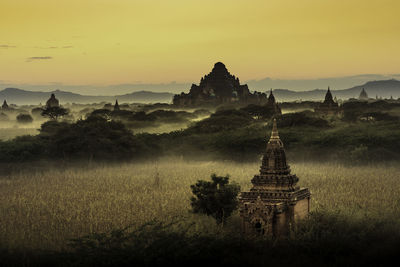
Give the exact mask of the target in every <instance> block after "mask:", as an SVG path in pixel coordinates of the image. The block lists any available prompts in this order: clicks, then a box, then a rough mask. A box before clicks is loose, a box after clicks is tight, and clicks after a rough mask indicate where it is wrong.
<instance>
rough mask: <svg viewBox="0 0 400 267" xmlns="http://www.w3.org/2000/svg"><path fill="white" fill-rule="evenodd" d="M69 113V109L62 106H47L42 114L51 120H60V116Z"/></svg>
mask: <svg viewBox="0 0 400 267" xmlns="http://www.w3.org/2000/svg"><path fill="white" fill-rule="evenodd" d="M68 113H69V111H68V110H67V109H65V108H62V107H47V108H45V109H44V110H43V111H42V116H44V117H48V118H50V119H51V120H58V118H60V117H63V116H66V115H68Z"/></svg>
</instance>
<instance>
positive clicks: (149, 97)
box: [0, 88, 173, 105]
mask: <svg viewBox="0 0 400 267" xmlns="http://www.w3.org/2000/svg"><path fill="white" fill-rule="evenodd" d="M52 93H54V94H55V95H56V97H57V98H58V99H59V100H60V102H61V103H82V104H86V103H96V102H97V103H98V102H103V101H104V102H114V101H115V100H116V99H118V101H119V102H120V103H124V102H131V103H132V102H135V103H154V102H163V103H169V102H171V100H172V97H173V94H172V93H168V92H166V93H156V92H149V91H138V92H132V93H130V94H124V95H116V96H90V95H81V94H77V93H71V92H66V91H60V90H55V91H51V92H37V91H28V90H22V89H18V88H6V89H4V90H2V91H0V100H2V99H5V100H7V102H8V103H10V104H17V105H28V104H39V103H42V104H44V103H46V101H47V99H49V97H50V95H51V94H52Z"/></svg>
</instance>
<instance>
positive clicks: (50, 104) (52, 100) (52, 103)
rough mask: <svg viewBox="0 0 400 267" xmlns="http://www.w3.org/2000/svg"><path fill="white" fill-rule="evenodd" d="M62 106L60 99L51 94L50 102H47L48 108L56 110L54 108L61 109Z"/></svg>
mask: <svg viewBox="0 0 400 267" xmlns="http://www.w3.org/2000/svg"><path fill="white" fill-rule="evenodd" d="M59 106H60V102H59V101H58V99H57V98H56V96H55V95H54V94H51V96H50V98H49V100H47V102H46V108H54V107H59Z"/></svg>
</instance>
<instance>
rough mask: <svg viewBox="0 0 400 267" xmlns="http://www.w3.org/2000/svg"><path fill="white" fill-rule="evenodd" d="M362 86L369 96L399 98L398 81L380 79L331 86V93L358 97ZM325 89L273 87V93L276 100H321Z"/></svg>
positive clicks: (345, 96) (342, 97)
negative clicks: (293, 89)
mask: <svg viewBox="0 0 400 267" xmlns="http://www.w3.org/2000/svg"><path fill="white" fill-rule="evenodd" d="M362 88H364V89H365V90H366V92H367V94H368V96H369V97H370V98H375V97H376V96H378V97H382V98H390V97H391V96H393V98H396V99H397V98H399V97H400V81H398V80H395V79H391V80H382V81H370V82H367V83H365V84H363V85H358V86H354V87H352V88H349V89H342V90H334V89H332V88H331V91H332V95H333V96H334V97H336V98H338V99H343V100H346V99H349V98H358V96H359V95H360V92H361V90H362ZM326 90H327V88H326V89H314V90H311V91H291V90H289V89H275V90H274V95H275V97H276V99H277V100H278V101H294V100H300V99H301V100H323V99H324V97H325V94H326Z"/></svg>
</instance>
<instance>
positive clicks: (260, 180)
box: [239, 119, 311, 236]
mask: <svg viewBox="0 0 400 267" xmlns="http://www.w3.org/2000/svg"><path fill="white" fill-rule="evenodd" d="M298 181H299V178H298V177H297V176H296V175H295V174H291V171H290V167H289V165H287V163H286V154H285V150H284V148H283V143H282V141H281V139H280V138H279V134H278V129H277V126H276V120H275V119H274V122H273V128H272V134H271V138H270V139H269V141H268V144H267V149H266V151H265V153H264V156H263V159H262V164H261V168H260V174H257V175H255V176H254V178H253V179H252V180H251V183H252V184H253V187H252V188H251V189H250V191H249V192H242V193H241V195H240V199H239V201H240V216H241V218H242V232H243V233H244V234H246V235H273V236H279V235H281V234H285V233H287V232H288V231H289V229H290V227H291V225H293V224H294V223H296V222H297V221H298V220H301V219H303V218H306V217H307V216H308V213H309V211H310V197H311V194H310V191H309V190H308V188H300V187H299V186H298V185H297V182H298Z"/></svg>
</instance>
